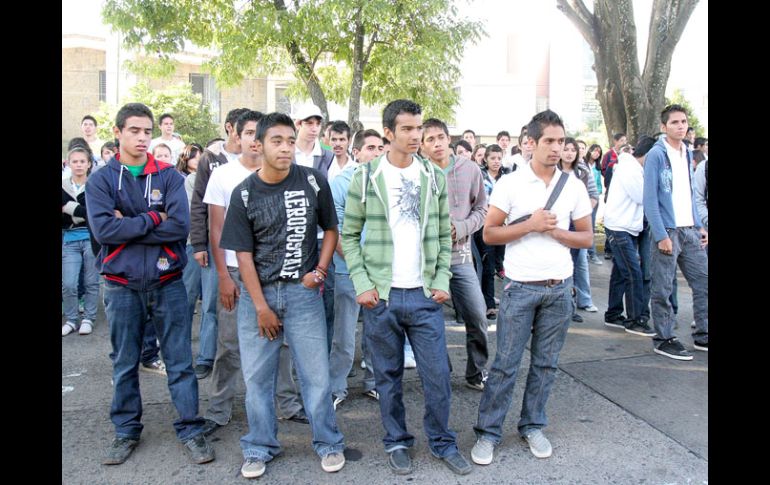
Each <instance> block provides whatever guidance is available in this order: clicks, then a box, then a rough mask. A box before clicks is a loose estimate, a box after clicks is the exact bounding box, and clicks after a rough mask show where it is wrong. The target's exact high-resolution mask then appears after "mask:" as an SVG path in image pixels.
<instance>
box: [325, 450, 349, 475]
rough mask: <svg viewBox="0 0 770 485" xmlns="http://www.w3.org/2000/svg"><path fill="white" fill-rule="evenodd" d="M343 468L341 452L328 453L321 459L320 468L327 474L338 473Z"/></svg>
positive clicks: (343, 457)
mask: <svg viewBox="0 0 770 485" xmlns="http://www.w3.org/2000/svg"><path fill="white" fill-rule="evenodd" d="M343 466H345V455H343V454H342V452H341V451H338V452H335V453H329V454H328V455H326V456H324V457H323V458H321V468H322V469H323V471H325V472H327V473H332V472H336V471H340V470H342V467H343Z"/></svg>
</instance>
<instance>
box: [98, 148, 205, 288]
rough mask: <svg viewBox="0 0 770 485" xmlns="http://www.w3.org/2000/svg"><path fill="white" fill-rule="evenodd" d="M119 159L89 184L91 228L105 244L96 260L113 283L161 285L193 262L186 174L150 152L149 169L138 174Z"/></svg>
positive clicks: (114, 160)
mask: <svg viewBox="0 0 770 485" xmlns="http://www.w3.org/2000/svg"><path fill="white" fill-rule="evenodd" d="M118 159H119V157H116V158H113V159H112V160H110V161H109V162H108V163H107V165H106V166H105V167H104V168H103V169H102V170H99V171H97V172H96V173H94V174H92V175H91V177H90V178H89V179H88V183H87V184H86V202H87V205H88V209H89V210H88V223H89V227H90V228H91V232H92V233H93V235H94V238H95V239H96V241H97V242H99V243H100V244H101V245H102V248H101V250H100V251H99V256H98V257H97V261H96V265H97V268H99V271H100V273H101V274H103V275H104V277H105V279H107V280H109V281H112V282H113V283H118V284H121V285H125V286H126V287H128V288H131V289H133V290H151V289H155V288H158V287H160V286H163V285H164V284H166V283H168V282H171V281H174V280H176V279H178V278H181V277H182V269H183V268H184V267H185V265H186V264H187V255H186V253H185V242H186V239H187V233H188V232H189V228H190V218H189V209H188V206H187V195H186V193H185V189H184V177H182V175H180V174H179V172H177V171H176V169H175V168H174V166H173V165H170V164H167V163H163V162H158V161H157V160H155V158H154V157H153V156H152V155H150V154H147V165H145V168H144V172H143V173H142V174H141V175H139V177H137V178H134V177H133V175H131V173H130V172H129V171H128V169H127V168H126V167H124V166H123V165H121V164H120V162H119V160H118ZM116 210H118V211H120V213H121V214H122V216H123V217H117V216H116V215H115V211H116ZM161 212H165V213H166V214H167V215H168V218H167V220H165V221H163V220H162V219H161V216H160V213H161Z"/></svg>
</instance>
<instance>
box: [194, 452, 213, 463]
mask: <svg viewBox="0 0 770 485" xmlns="http://www.w3.org/2000/svg"><path fill="white" fill-rule="evenodd" d="M214 458H215V457H214V454H213V453H212V454H211V456H207V457H206V458H199V459H193V460H192V462H193V463H195V464H196V465H203V464H204V463H208V462H210V461H214Z"/></svg>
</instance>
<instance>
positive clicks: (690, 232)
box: [650, 227, 709, 343]
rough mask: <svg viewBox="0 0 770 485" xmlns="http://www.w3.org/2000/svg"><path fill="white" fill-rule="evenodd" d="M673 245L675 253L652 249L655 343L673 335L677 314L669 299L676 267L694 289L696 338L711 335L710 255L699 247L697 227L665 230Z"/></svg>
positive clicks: (651, 295)
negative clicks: (709, 300)
mask: <svg viewBox="0 0 770 485" xmlns="http://www.w3.org/2000/svg"><path fill="white" fill-rule="evenodd" d="M666 232H667V233H668V237H669V238H670V239H671V242H672V244H673V249H674V250H673V251H672V254H663V253H661V252H660V250H659V249H658V248H657V245H656V247H655V248H653V250H652V290H651V292H650V302H651V304H652V322H653V324H654V325H655V332H657V335H656V336H655V337H653V340H654V341H655V342H656V343H660V342H661V341H663V340H667V339H670V338H671V337H673V336H674V333H673V332H674V324H675V322H676V317H675V316H674V313H673V309H672V307H671V302H670V300H669V298H670V297H671V292H672V291H673V283H672V281H673V280H674V278H675V277H676V266H677V264H679V268H680V269H681V270H682V274H684V277H685V279H686V280H687V283H688V284H689V285H690V288H691V289H692V307H693V311H692V313H693V317H695V331H694V332H693V333H692V336H693V338H694V339H696V340H699V339H702V338H708V334H709V317H708V315H709V302H708V297H709V286H708V276H709V267H708V258H707V257H706V251H704V250H703V248H702V247H701V246H700V233H699V232H698V230H697V229H695V228H694V227H677V228H676V229H666Z"/></svg>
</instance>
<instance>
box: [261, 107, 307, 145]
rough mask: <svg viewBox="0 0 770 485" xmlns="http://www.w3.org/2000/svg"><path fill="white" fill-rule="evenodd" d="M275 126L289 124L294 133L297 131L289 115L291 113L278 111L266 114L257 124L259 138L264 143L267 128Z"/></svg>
mask: <svg viewBox="0 0 770 485" xmlns="http://www.w3.org/2000/svg"><path fill="white" fill-rule="evenodd" d="M274 126H288V127H290V128H291V129H292V131H293V132H294V133H296V132H297V127H296V126H294V122H293V121H292V120H291V117H289V115H287V114H286V113H279V112H277V111H276V112H273V113H268V114H266V115H264V116H263V117H262V119H261V120H259V124H258V125H257V140H259V141H260V142H262V143H264V142H265V135H267V130H269V129H270V128H272V127H274Z"/></svg>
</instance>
